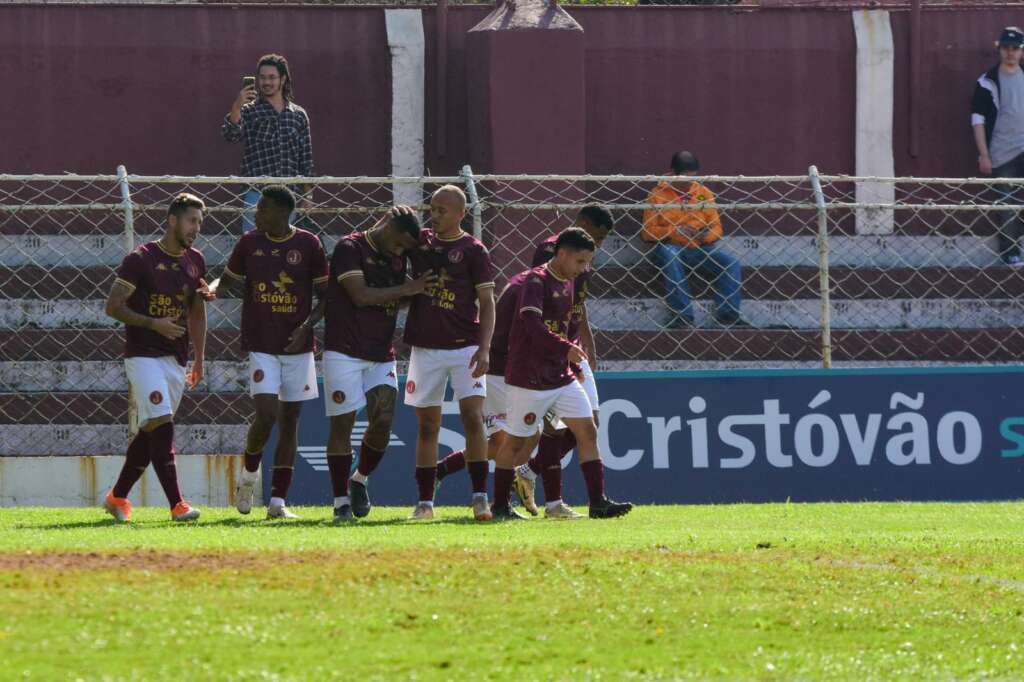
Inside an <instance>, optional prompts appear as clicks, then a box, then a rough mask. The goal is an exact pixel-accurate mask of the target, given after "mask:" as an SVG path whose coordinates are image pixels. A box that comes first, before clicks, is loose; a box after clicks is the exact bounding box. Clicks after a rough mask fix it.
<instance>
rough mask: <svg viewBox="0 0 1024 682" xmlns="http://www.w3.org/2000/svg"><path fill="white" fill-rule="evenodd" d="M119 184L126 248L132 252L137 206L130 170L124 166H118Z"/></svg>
mask: <svg viewBox="0 0 1024 682" xmlns="http://www.w3.org/2000/svg"><path fill="white" fill-rule="evenodd" d="M117 186H118V187H120V188H121V207H122V208H123V210H124V250H125V253H130V252H131V251H132V250H134V249H135V206H134V204H132V195H131V190H130V188H129V186H128V170H127V169H126V168H125V167H124V166H118V167H117Z"/></svg>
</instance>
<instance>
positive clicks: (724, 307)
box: [640, 151, 746, 329]
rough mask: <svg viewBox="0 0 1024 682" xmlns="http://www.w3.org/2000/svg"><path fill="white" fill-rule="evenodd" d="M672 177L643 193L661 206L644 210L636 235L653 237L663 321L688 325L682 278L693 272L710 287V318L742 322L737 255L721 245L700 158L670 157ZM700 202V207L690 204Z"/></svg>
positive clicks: (724, 322)
mask: <svg viewBox="0 0 1024 682" xmlns="http://www.w3.org/2000/svg"><path fill="white" fill-rule="evenodd" d="M671 169H672V170H671V174H672V175H675V176H677V178H678V179H677V178H673V179H671V180H662V181H661V182H659V183H658V185H657V187H655V188H654V189H653V190H652V191H651V193H650V194H649V195H648V197H647V203H648V204H659V205H662V204H663V205H664V206H665V207H664V208H648V209H646V210H645V211H644V226H643V230H642V231H641V233H640V236H641V237H642V238H643V239H644V241H647V242H653V243H654V248H653V250H652V251H651V252H650V255H651V259H652V260H653V261H654V264H655V265H656V266H657V267H658V270H659V272H660V273H661V275H662V276H663V277H664V278H665V283H666V288H667V290H668V292H667V295H666V299H667V302H668V306H669V308H671V309H672V313H673V315H672V319H671V320H670V322H669V324H668V326H669V327H670V328H674V329H679V328H685V327H690V326H693V323H694V317H693V304H692V301H691V297H690V284H689V282H688V280H687V278H688V277H689V276H690V274H691V273H693V272H694V271H697V272H699V273H701V275H702V276H705V277H706V278H707V281H708V282H710V283H711V287H712V289H713V290H714V297H715V320H716V321H717V322H718V323H719V324H722V325H726V326H746V323H745V322H743V320H741V319H740V297H741V291H740V285H741V282H742V277H743V271H742V266H741V265H740V262H739V260H737V258H736V256H734V255H733V254H731V253H729V251H727V250H726V249H725V248H724V247H722V245H721V239H722V221H721V219H720V218H719V215H718V209H716V208H715V207H714V206H713V204H714V201H715V195H714V194H712V193H711V192H710V191H709V190H708V188H707V187H705V186H704V185H702V184H701V183H699V182H697V181H696V180H686V179H685V176H693V175H696V174H697V172H698V171H699V170H700V162H699V161H698V160H697V157H696V156H694V155H693V154H691V153H690V152H686V151H683V152H677V153H676V154H675V155H674V156H673V157H672V164H671ZM693 204H704V206H702V207H691V206H692V205H693Z"/></svg>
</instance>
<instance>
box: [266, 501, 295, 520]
mask: <svg viewBox="0 0 1024 682" xmlns="http://www.w3.org/2000/svg"><path fill="white" fill-rule="evenodd" d="M267 518H268V519H297V518H299V516H298V515H297V514H293V513H291V512H290V511H289V510H288V507H286V506H284V505H283V504H272V505H270V506H269V507H267Z"/></svg>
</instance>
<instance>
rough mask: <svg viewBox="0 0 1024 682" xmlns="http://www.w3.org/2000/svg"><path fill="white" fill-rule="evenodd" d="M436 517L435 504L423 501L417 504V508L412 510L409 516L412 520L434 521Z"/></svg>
mask: <svg viewBox="0 0 1024 682" xmlns="http://www.w3.org/2000/svg"><path fill="white" fill-rule="evenodd" d="M433 519H434V505H432V504H423V503H422V502H421V503H419V504H417V505H416V508H415V509H413V510H412V514H411V515H410V516H409V520H410V521H432V520H433Z"/></svg>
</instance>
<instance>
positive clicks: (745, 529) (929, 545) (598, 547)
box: [0, 504, 1024, 681]
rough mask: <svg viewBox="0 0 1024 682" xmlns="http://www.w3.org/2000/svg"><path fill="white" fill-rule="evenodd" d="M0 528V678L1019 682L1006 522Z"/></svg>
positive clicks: (17, 519)
mask: <svg viewBox="0 0 1024 682" xmlns="http://www.w3.org/2000/svg"><path fill="white" fill-rule="evenodd" d="M440 511H441V514H440V517H441V518H440V520H439V521H435V522H433V523H429V524H410V523H406V522H404V521H402V520H401V519H402V518H403V516H404V515H405V514H406V513H407V512H408V510H407V509H375V510H374V512H373V514H372V516H371V517H370V520H369V522H366V521H364V522H362V523H359V524H357V525H354V526H351V527H344V528H336V527H333V526H331V525H329V524H328V523H327V521H328V515H329V512H328V510H327V509H326V508H323V509H305V510H299V512H300V513H302V515H303V517H304V518H303V520H302V521H299V522H292V523H289V522H266V521H263V520H260V519H258V518H256V517H255V515H254V516H253V517H252V518H246V519H242V518H239V517H238V516H237V514H236V513H235V512H234V511H233V510H210V509H206V510H204V516H203V521H202V522H201V523H199V524H197V525H191V526H184V527H183V526H180V525H172V524H171V523H170V522H169V521H166V520H165V519H166V510H163V509H142V510H137V511H136V517H137V518H136V522H135V523H133V524H132V525H131V526H114V525H112V524H111V523H109V522H108V521H106V520H105V519H104V517H103V515H102V512H101V511H100V510H88V509H87V510H80V509H75V510H55V509H4V510H0V679H25V678H27V679H48V680H49V679H76V678H80V679H104V678H109V679H128V680H132V679H150V680H200V679H202V680H206V679H236V680H254V679H260V680H263V679H339V680H360V681H362V680H368V679H381V680H384V679H388V680H390V679H411V678H415V679H458V680H465V679H515V680H531V679H538V680H548V679H566V680H579V679H611V680H619V679H648V678H719V679H794V678H796V679H812V678H813V679H830V680H831V679H856V680H863V679H883V678H884V679H890V678H902V679H908V680H910V679H913V680H920V679H953V678H955V679H981V678H997V679H1012V678H1021V677H1024V638H1022V634H1024V575H1022V572H1024V521H1022V518H1024V505H1022V504H858V505H758V506H754V505H736V506H703V507H647V508H640V509H638V510H636V511H635V512H634V513H633V514H632V515H631V516H629V517H628V518H626V519H623V520H617V521H590V520H584V521H562V522H551V521H543V520H534V521H530V522H526V523H522V524H502V525H498V524H492V525H475V524H471V523H465V522H464V521H465V520H466V518H467V515H468V511H467V510H462V509H444V510H440Z"/></svg>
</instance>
